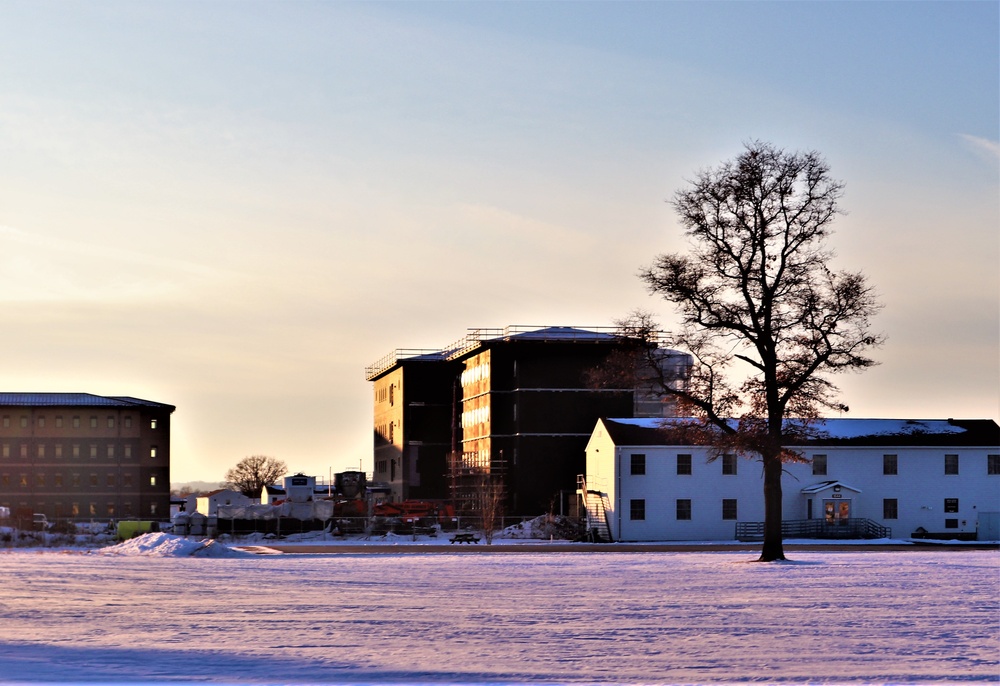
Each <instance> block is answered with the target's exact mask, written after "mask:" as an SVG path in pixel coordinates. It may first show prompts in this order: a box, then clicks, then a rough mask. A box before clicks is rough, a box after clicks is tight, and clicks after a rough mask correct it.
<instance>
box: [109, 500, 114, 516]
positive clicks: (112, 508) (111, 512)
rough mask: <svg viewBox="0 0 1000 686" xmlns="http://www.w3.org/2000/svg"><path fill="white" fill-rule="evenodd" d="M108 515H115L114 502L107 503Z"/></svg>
mask: <svg viewBox="0 0 1000 686" xmlns="http://www.w3.org/2000/svg"><path fill="white" fill-rule="evenodd" d="M108 516H109V517H114V516H115V504H114V503H108Z"/></svg>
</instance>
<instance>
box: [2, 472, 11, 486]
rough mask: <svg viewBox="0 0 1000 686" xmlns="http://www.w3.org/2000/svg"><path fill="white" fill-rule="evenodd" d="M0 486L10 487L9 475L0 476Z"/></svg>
mask: <svg viewBox="0 0 1000 686" xmlns="http://www.w3.org/2000/svg"><path fill="white" fill-rule="evenodd" d="M0 486H10V474H0Z"/></svg>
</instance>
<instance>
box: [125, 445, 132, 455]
mask: <svg viewBox="0 0 1000 686" xmlns="http://www.w3.org/2000/svg"><path fill="white" fill-rule="evenodd" d="M124 450H125V457H132V446H131V445H126V446H125V448H124Z"/></svg>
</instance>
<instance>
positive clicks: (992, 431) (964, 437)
mask: <svg viewBox="0 0 1000 686" xmlns="http://www.w3.org/2000/svg"><path fill="white" fill-rule="evenodd" d="M602 421H603V422H604V426H605V427H606V429H607V431H608V434H609V435H610V437H611V440H612V441H613V442H614V443H615V444H616V445H678V444H679V443H678V439H677V437H676V436H673V435H671V434H670V433H669V432H668V429H669V428H670V424H671V423H677V422H684V421H691V420H685V419H604V420H602ZM788 421H789V422H794V421H795V420H788ZM809 434H810V438H803V439H799V440H790V441H789V445H813V446H818V445H871V446H880V445H881V446H885V445H896V446H935V445H940V446H986V447H994V446H1000V426H998V425H997V423H996V422H995V421H993V420H992V419H818V420H815V421H812V422H810V423H809Z"/></svg>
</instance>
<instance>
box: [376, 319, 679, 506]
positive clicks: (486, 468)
mask: <svg viewBox="0 0 1000 686" xmlns="http://www.w3.org/2000/svg"><path fill="white" fill-rule="evenodd" d="M635 344H636V340H635V339H632V338H628V337H624V336H622V335H620V334H619V333H618V332H617V330H612V329H606V328H604V329H602V328H600V327H598V328H578V327H524V326H509V327H507V328H504V329H471V330H469V332H468V334H467V335H466V336H464V337H462V338H461V339H459V340H458V341H457V342H455V343H454V344H452V345H451V346H448V347H446V348H442V349H438V350H402V349H401V350H396V351H395V352H393V353H392V354H390V355H388V356H386V357H385V358H383V359H381V360H379V361H378V362H376V363H375V364H373V365H371V366H370V367H368V368H367V369H366V370H365V371H366V377H367V379H368V380H369V381H372V382H373V386H374V388H373V391H374V462H375V464H374V471H373V477H374V481H376V482H385V483H388V484H389V485H390V488H391V494H392V498H393V499H394V500H407V499H425V500H426V499H447V500H450V501H451V502H452V504H453V505H454V506H455V508H456V510H457V511H458V512H459V513H463V512H465V513H469V512H479V511H481V510H482V509H483V507H484V506H486V504H487V503H489V502H490V501H495V500H496V499H497V497H498V495H499V496H500V497H501V499H502V501H503V503H502V505H503V508H504V510H505V512H506V513H507V514H512V515H534V514H539V513H541V512H549V511H554V512H557V513H558V512H563V511H566V508H568V507H571V506H572V504H573V503H574V502H575V493H576V477H577V475H578V474H581V473H583V470H584V466H585V453H584V449H585V447H586V444H587V440H588V438H589V436H590V432H591V430H592V429H593V426H594V423H595V422H596V421H597V419H598V418H600V417H609V416H612V417H613V416H647V417H648V416H669V415H670V414H672V411H671V406H670V405H668V404H665V403H663V402H662V400H660V399H658V398H655V399H651V396H650V394H649V393H648V392H645V391H643V390H642V388H641V385H639V384H637V383H636V381H635V380H634V379H626V377H622V380H620V382H618V383H608V382H607V379H605V382H603V383H595V374H596V373H597V372H599V370H601V369H602V368H603V367H605V366H607V365H608V362H609V360H612V359H613V357H614V356H615V355H616V354H620V353H622V352H623V351H626V350H629V349H634V346H635ZM658 352H659V353H660V359H661V362H662V364H663V365H664V366H669V367H670V368H671V369H672V370H674V371H672V372H671V375H672V377H674V378H682V377H683V376H684V373H683V372H684V370H686V369H687V367H688V366H689V358H688V356H687V355H683V354H681V353H676V352H674V351H667V350H659V351H658ZM678 370H680V371H678Z"/></svg>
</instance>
